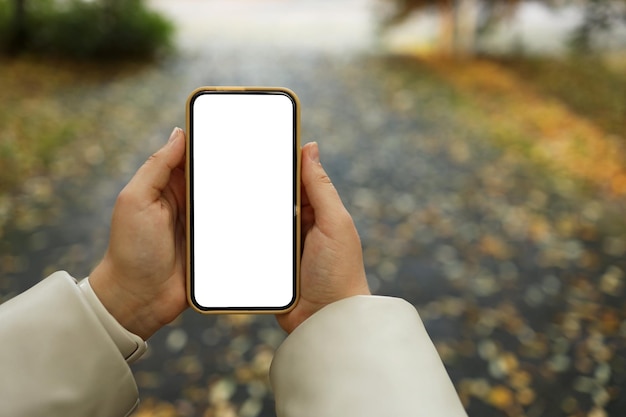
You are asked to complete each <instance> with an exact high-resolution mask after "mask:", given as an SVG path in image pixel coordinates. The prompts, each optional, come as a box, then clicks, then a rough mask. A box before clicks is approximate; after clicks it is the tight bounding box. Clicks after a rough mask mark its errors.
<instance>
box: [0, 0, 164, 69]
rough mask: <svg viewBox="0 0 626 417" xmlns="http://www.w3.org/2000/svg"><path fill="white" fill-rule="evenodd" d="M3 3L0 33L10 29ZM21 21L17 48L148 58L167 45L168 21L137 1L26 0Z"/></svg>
mask: <svg viewBox="0 0 626 417" xmlns="http://www.w3.org/2000/svg"><path fill="white" fill-rule="evenodd" d="M7 3H9V0H2V3H1V4H2V5H1V6H0V25H2V26H3V27H0V33H2V32H3V31H7V32H8V33H9V34H10V33H11V30H12V27H13V26H12V21H11V17H12V16H11V11H12V8H10V7H7ZM11 3H12V2H11ZM3 10H4V14H3ZM7 10H8V12H9V13H6V11H7ZM3 15H8V17H4V19H3ZM24 26H25V32H26V37H25V40H24V42H23V44H22V45H20V49H21V50H23V51H28V52H34V53H37V54H44V55H54V56H69V57H73V58H98V59H109V58H144V57H150V56H153V55H155V54H157V53H159V52H160V51H162V50H164V49H167V48H169V46H170V45H171V38H172V34H173V26H172V24H171V23H170V22H169V21H167V20H166V19H164V18H163V17H162V16H160V15H159V14H157V13H155V12H152V11H150V10H148V9H147V8H146V7H145V5H144V2H143V1H141V0H93V1H85V0H69V1H65V2H58V1H54V0H37V1H32V0H29V1H27V3H26V20H25V23H24ZM6 39H9V40H10V39H11V36H8V37H7V38H6ZM11 46H12V45H10V44H5V45H4V49H5V50H11ZM13 49H15V48H13Z"/></svg>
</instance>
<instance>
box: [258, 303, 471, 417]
mask: <svg viewBox="0 0 626 417" xmlns="http://www.w3.org/2000/svg"><path fill="white" fill-rule="evenodd" d="M270 379H271V382H272V386H273V389H274V394H275V397H276V413H277V415H278V417H322V416H323V417H357V416H358V417H380V416H403V417H464V416H466V415H467V414H466V413H465V411H464V410H463V407H462V406H461V403H460V401H459V398H458V396H457V394H456V392H455V390H454V387H453V385H452V383H451V381H450V379H449V377H448V374H447V373H446V370H445V368H444V367H443V364H442V362H441V359H440V358H439V355H438V354H437V351H436V350H435V348H434V346H433V344H432V342H431V340H430V338H429V337H428V334H427V333H426V330H425V329H424V325H423V324H422V321H421V320H420V318H419V316H418V314H417V311H416V310H415V308H414V307H413V306H412V305H411V304H409V303H407V302H406V301H404V300H401V299H397V298H391V297H375V296H357V297H351V298H347V299H345V300H342V301H338V302H336V303H333V304H330V305H328V306H326V307H324V308H323V309H322V310H320V311H319V312H317V313H316V314H315V315H314V316H312V317H311V318H309V319H308V320H306V321H305V322H304V323H302V324H301V325H300V326H299V327H298V328H297V329H296V330H294V331H293V332H292V333H291V335H289V337H288V338H287V339H286V340H285V341H284V342H283V344H282V345H281V346H280V348H279V349H278V351H277V352H276V355H275V356H274V361H273V363H272V367H271V370H270Z"/></svg>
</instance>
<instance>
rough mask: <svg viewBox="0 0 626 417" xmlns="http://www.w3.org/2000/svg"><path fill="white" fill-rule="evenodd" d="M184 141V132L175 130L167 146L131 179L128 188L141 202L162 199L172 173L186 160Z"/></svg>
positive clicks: (149, 159)
mask: <svg viewBox="0 0 626 417" xmlns="http://www.w3.org/2000/svg"><path fill="white" fill-rule="evenodd" d="M183 139H184V132H183V130H182V129H180V128H178V127H176V128H174V130H173V131H172V134H171V135H170V138H169V140H168V142H167V144H166V145H165V146H163V147H162V148H161V149H159V150H158V151H157V152H156V153H155V154H153V155H152V156H151V157H150V158H148V160H147V161H146V162H144V164H143V165H142V166H141V168H139V170H138V171H137V173H136V174H135V176H134V177H133V178H132V179H131V181H130V183H129V184H128V186H129V188H131V189H132V192H133V194H135V195H136V196H137V197H139V198H140V200H141V199H145V200H148V201H154V200H156V199H158V198H159V197H161V193H162V192H163V190H164V189H165V187H166V186H167V184H168V183H169V181H170V176H171V174H172V171H173V170H174V169H176V168H177V167H178V166H180V164H181V163H182V161H183V160H184V157H185V141H184V140H183ZM145 200H144V201H145Z"/></svg>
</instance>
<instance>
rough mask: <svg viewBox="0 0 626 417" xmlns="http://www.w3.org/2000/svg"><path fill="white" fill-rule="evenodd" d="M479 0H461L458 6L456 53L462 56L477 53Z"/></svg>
mask: <svg viewBox="0 0 626 417" xmlns="http://www.w3.org/2000/svg"><path fill="white" fill-rule="evenodd" d="M478 7H479V5H478V0H459V1H458V3H457V8H456V16H457V18H456V32H455V53H456V55H457V56H458V57H460V58H471V57H473V56H474V55H475V54H476V33H477V30H478V13H479V8H478Z"/></svg>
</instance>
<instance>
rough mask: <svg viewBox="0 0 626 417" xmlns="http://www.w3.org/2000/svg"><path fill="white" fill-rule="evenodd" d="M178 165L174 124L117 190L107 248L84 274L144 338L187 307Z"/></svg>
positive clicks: (181, 150)
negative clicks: (163, 140) (163, 142)
mask: <svg viewBox="0 0 626 417" xmlns="http://www.w3.org/2000/svg"><path fill="white" fill-rule="evenodd" d="M184 167H185V134H184V132H183V131H182V130H181V129H179V128H176V129H174V131H173V132H172V135H171V136H170V139H169V141H168V143H167V144H166V145H165V146H163V147H162V148H161V149H160V150H159V151H158V152H156V153H155V154H154V155H152V156H151V157H150V158H149V159H148V160H147V161H146V162H145V163H144V164H143V166H142V167H141V168H140V169H139V170H138V171H137V173H136V174H135V176H134V177H133V178H132V179H131V180H130V182H129V183H128V185H126V187H124V189H123V190H122V191H121V192H120V194H119V196H118V198H117V201H116V203H115V208H114V209H113V219H112V221H111V235H110V240H109V247H108V249H107V251H106V254H105V255H104V258H103V259H102V261H101V262H100V264H99V265H98V266H97V267H96V268H95V269H94V271H93V272H92V273H91V275H90V277H89V281H90V283H91V287H92V288H93V290H94V292H95V293H96V295H97V296H98V298H99V299H100V301H101V302H102V304H103V305H104V306H105V307H106V309H107V310H108V311H109V312H110V313H111V314H112V315H113V317H115V318H116V319H117V321H118V322H119V323H120V324H121V325H122V326H124V327H125V328H126V329H127V330H129V331H131V332H133V333H135V334H136V335H138V336H140V337H141V338H142V339H144V340H146V339H148V338H149V337H150V336H151V335H152V334H154V332H156V331H157V330H158V329H160V328H161V327H162V326H164V325H165V324H167V323H169V322H171V321H172V320H174V319H175V318H176V317H177V316H178V315H179V314H180V313H182V312H183V311H184V310H185V309H186V308H187V297H186V285H185V271H186V268H185V265H186V241H185V213H186V197H185V188H186V187H185V172H184Z"/></svg>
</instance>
